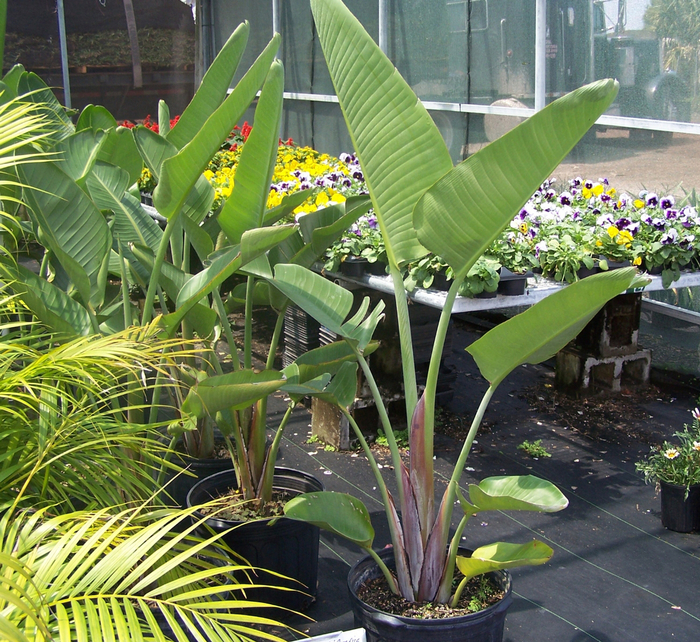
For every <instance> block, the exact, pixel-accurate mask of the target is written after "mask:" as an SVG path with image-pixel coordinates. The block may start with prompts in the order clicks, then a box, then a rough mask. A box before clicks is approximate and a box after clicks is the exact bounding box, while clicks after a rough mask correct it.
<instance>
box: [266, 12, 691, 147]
mask: <svg viewBox="0 0 700 642" xmlns="http://www.w3.org/2000/svg"><path fill="white" fill-rule="evenodd" d="M281 1H282V0H272V28H273V31H276V32H278V33H279V32H280V28H281V27H280V23H279V16H280V11H279V3H280V2H281ZM535 2H536V5H535V108H534V109H529V108H514V107H498V106H491V105H476V104H473V103H452V102H434V101H425V100H423V101H421V102H422V103H423V105H424V106H425V108H426V109H428V110H430V111H446V112H458V113H463V114H495V115H498V116H520V117H528V116H532V114H534V113H535V112H536V111H539V110H540V109H542V108H543V107H544V106H545V103H546V92H545V66H546V57H545V54H546V32H547V31H546V30H547V25H546V15H547V0H535ZM378 7H379V43H378V44H379V48H380V49H381V50H382V51H384V52H386V51H387V50H388V48H389V47H388V42H389V39H388V25H389V13H388V12H389V0H378ZM284 97H285V99H287V100H298V101H305V102H309V101H311V102H321V103H337V102H338V98H337V96H334V95H329V94H306V93H298V92H285V93H284ZM596 124H597V125H602V126H604V127H620V128H626V129H647V130H652V131H662V132H678V133H680V134H696V135H700V123H682V122H679V121H669V120H657V119H654V118H631V117H628V116H606V115H603V116H601V117H600V118H599V119H598V120H597V121H596Z"/></svg>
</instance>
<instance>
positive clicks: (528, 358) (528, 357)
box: [467, 267, 647, 387]
mask: <svg viewBox="0 0 700 642" xmlns="http://www.w3.org/2000/svg"><path fill="white" fill-rule="evenodd" d="M645 283H647V281H646V280H645V279H641V278H639V277H637V275H636V270H635V269H634V268H631V267H630V268H623V269H620V270H612V271H610V272H601V273H600V274H595V275H593V276H591V277H588V278H586V279H582V280H581V281H577V282H576V283H573V284H572V285H569V286H567V287H565V288H563V289H562V290H560V291H559V292H556V293H555V294H552V295H551V296H548V297H547V298H545V299H543V300H542V301H540V302H539V303H537V304H536V305H534V306H532V307H531V308H529V309H528V310H527V311H525V312H523V313H522V314H518V315H517V316H515V317H512V318H511V319H509V320H508V321H506V322H505V323H501V324H500V325H497V326H496V327H495V328H493V329H492V330H490V331H489V332H487V333H486V334H485V335H484V336H483V337H481V338H480V339H478V340H477V341H475V342H474V343H472V344H471V345H470V346H469V347H468V348H467V352H469V354H471V355H472V356H473V357H474V359H475V361H476V363H477V365H478V366H479V371H480V372H481V374H482V376H483V377H484V378H485V379H487V380H488V381H489V382H490V383H491V386H492V387H495V386H496V385H497V384H499V383H500V382H501V381H503V379H504V378H505V377H506V376H507V375H508V373H509V372H511V371H512V370H513V369H514V368H516V367H517V366H519V365H521V364H523V363H540V362H541V361H544V360H545V359H549V358H550V357H552V356H554V355H555V354H556V353H557V352H559V350H561V349H562V348H563V347H564V346H565V345H566V344H567V343H569V341H571V340H572V339H574V338H575V337H576V335H578V333H579V332H581V330H583V328H584V327H585V325H586V324H587V323H588V322H589V321H590V320H591V319H592V318H593V317H594V316H595V314H596V312H598V310H599V309H600V308H601V307H602V306H603V305H605V303H606V302H607V301H609V300H610V299H612V298H613V297H614V296H616V295H618V294H620V293H622V292H624V291H625V290H627V289H629V288H634V287H637V286H640V285H643V284H645Z"/></svg>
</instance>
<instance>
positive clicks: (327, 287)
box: [272, 264, 384, 350]
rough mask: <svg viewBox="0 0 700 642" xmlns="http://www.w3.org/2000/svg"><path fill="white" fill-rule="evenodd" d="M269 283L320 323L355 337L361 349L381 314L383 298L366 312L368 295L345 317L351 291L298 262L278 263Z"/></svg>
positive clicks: (368, 339) (349, 308)
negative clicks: (357, 308)
mask: <svg viewBox="0 0 700 642" xmlns="http://www.w3.org/2000/svg"><path fill="white" fill-rule="evenodd" d="M272 284H273V285H274V286H275V287H276V288H277V289H278V290H280V291H281V292H282V293H283V294H284V295H286V296H287V297H289V298H290V299H291V300H292V301H294V303H296V305H298V306H299V307H300V308H301V309H302V310H304V312H306V313H307V314H309V315H311V316H312V317H313V318H314V319H316V320H317V321H318V322H319V323H320V324H321V325H323V326H325V327H327V328H328V329H329V330H331V331H332V332H335V333H336V334H338V335H340V336H342V337H346V338H348V339H353V340H355V341H356V342H357V343H358V348H359V349H360V350H364V348H365V347H366V346H367V344H368V343H369V341H370V339H371V338H372V334H373V333H374V330H375V329H376V327H377V324H378V323H379V321H381V319H382V318H383V316H384V315H383V314H382V311H383V310H384V302H383V301H380V302H379V303H378V304H377V306H376V307H375V308H374V310H372V312H371V313H370V314H369V315H367V311H368V309H369V298H368V297H365V300H364V302H363V304H362V305H361V306H360V309H359V310H358V311H357V313H356V314H355V315H354V316H353V317H352V318H350V319H348V320H347V321H346V320H345V319H346V317H347V315H348V314H349V313H350V310H351V308H352V304H353V300H354V297H353V295H352V293H351V292H349V291H347V290H346V289H345V288H343V287H341V286H339V285H337V284H335V283H333V282H332V281H329V280H328V279H325V278H323V277H322V276H320V275H319V274H315V273H314V272H311V270H308V269H306V268H304V267H302V266H299V265H286V264H282V265H277V266H276V267H275V278H274V280H273V281H272ZM365 315H366V316H365Z"/></svg>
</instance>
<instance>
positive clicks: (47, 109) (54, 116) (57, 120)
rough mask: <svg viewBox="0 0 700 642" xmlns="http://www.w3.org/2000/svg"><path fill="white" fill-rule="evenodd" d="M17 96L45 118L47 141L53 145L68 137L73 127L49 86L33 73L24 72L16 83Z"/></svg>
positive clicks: (73, 129)
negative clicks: (34, 107)
mask: <svg viewBox="0 0 700 642" xmlns="http://www.w3.org/2000/svg"><path fill="white" fill-rule="evenodd" d="M17 95H18V96H20V98H21V99H22V100H23V101H26V102H31V103H35V104H36V105H37V112H38V113H40V114H41V115H42V116H44V117H45V118H46V121H47V123H48V127H47V129H48V131H49V140H50V141H52V143H53V144H56V143H57V142H58V141H60V140H63V139H64V138H67V137H68V136H70V135H71V134H72V133H73V132H74V131H75V127H74V126H73V123H72V121H71V119H70V118H69V117H68V114H66V110H65V109H64V108H63V105H61V103H59V102H58V99H57V98H56V96H55V95H54V93H53V92H52V91H51V89H50V88H49V86H48V85H47V84H46V83H45V82H44V81H43V80H42V79H41V78H39V76H37V75H36V74H35V73H34V72H24V73H23V74H21V76H20V77H19V80H18V83H17Z"/></svg>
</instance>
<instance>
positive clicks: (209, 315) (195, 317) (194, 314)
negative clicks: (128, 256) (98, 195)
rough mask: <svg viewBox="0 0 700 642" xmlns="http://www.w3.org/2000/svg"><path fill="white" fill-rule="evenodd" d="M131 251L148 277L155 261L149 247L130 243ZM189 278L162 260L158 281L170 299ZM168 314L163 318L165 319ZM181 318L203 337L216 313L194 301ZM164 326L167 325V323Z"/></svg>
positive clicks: (207, 333)
mask: <svg viewBox="0 0 700 642" xmlns="http://www.w3.org/2000/svg"><path fill="white" fill-rule="evenodd" d="M131 253H132V254H133V256H134V258H135V259H136V260H137V261H138V263H139V264H140V265H142V266H143V267H145V268H146V270H147V273H148V274H149V278H150V274H151V273H152V272H153V264H154V262H155V256H154V254H153V252H152V251H151V250H150V248H146V247H144V246H143V245H132V247H131ZM189 278H191V277H190V275H189V274H186V273H185V272H183V271H182V270H180V269H179V268H176V267H175V266H174V265H173V264H172V263H168V262H167V261H164V262H163V265H162V266H161V270H160V280H159V283H160V285H161V286H162V288H163V290H164V291H165V293H166V294H167V295H168V297H170V298H171V299H176V298H177V293H178V292H179V291H180V290H181V289H182V286H183V285H185V283H187V281H188V279H189ZM168 316H169V315H168ZM168 316H166V317H165V318H166V319H167V318H168ZM182 318H185V319H187V320H188V321H189V322H190V323H191V324H192V327H193V328H194V330H195V332H196V333H197V335H198V336H199V337H200V338H202V339H204V338H206V337H208V336H209V335H210V334H211V333H212V331H213V329H214V325H215V324H216V322H217V319H218V315H217V314H216V312H215V311H214V310H212V309H211V308H210V307H209V306H208V305H204V304H202V303H196V304H195V305H193V306H192V307H191V308H190V309H189V310H188V311H187V314H185V316H184V317H181V318H180V319H179V321H178V322H177V323H179V322H180V321H182ZM176 325H177V324H176ZM166 327H168V326H167V323H166ZM174 327H176V326H173V328H174Z"/></svg>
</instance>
